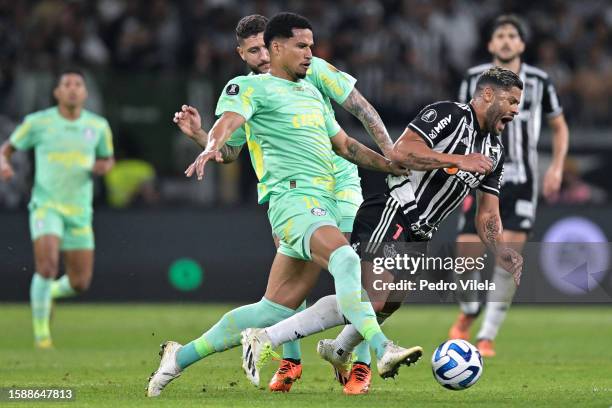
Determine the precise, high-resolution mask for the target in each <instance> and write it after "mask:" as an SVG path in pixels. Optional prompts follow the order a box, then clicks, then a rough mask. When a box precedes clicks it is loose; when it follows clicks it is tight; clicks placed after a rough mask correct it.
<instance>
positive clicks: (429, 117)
mask: <svg viewBox="0 0 612 408" xmlns="http://www.w3.org/2000/svg"><path fill="white" fill-rule="evenodd" d="M437 117H438V112H436V110H435V109H428V110H427V111H425V113H424V114H423V115H421V120H423V122H427V123H431V122H433V121H434V120H436V118H437Z"/></svg>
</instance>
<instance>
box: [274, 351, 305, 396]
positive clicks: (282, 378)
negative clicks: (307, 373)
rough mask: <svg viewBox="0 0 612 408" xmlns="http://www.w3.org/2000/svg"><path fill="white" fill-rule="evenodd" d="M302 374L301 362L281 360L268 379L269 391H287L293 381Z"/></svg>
mask: <svg viewBox="0 0 612 408" xmlns="http://www.w3.org/2000/svg"><path fill="white" fill-rule="evenodd" d="M301 376H302V364H299V363H298V364H296V363H294V362H292V361H289V360H284V359H283V360H281V363H280V367H278V370H276V373H274V377H272V379H271V380H270V384H268V388H270V391H279V392H289V390H290V389H291V386H292V385H293V383H294V382H296V381H297V380H299V379H300V377H301Z"/></svg>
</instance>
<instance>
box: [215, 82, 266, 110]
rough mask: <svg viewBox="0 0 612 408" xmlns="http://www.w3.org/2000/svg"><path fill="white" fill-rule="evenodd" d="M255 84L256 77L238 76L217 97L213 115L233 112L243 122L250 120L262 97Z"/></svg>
mask: <svg viewBox="0 0 612 408" xmlns="http://www.w3.org/2000/svg"><path fill="white" fill-rule="evenodd" d="M256 82H257V76H250V77H249V76H239V77H236V78H234V79H232V80H230V81H229V82H228V83H227V85H226V86H225V88H224V89H223V92H222V93H221V96H220V97H219V101H218V102H217V109H216V111H215V115H217V116H221V115H223V114H224V113H225V112H234V113H237V114H239V115H240V116H242V117H243V118H244V119H245V120H249V119H251V116H253V114H254V113H255V112H256V111H257V108H258V106H260V105H261V99H262V96H263V95H261V93H262V92H261V88H259V87H258V86H257V84H256ZM258 91H259V92H258Z"/></svg>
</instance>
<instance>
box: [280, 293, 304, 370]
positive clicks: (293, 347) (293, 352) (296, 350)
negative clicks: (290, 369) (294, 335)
mask: <svg viewBox="0 0 612 408" xmlns="http://www.w3.org/2000/svg"><path fill="white" fill-rule="evenodd" d="M304 309H306V301H304V302H302V304H301V305H300V306H299V307H298V308H297V309H295V313H299V312H301V311H302V310H304ZM283 358H285V359H287V358H290V359H292V360H301V359H302V350H301V348H300V341H299V340H293V341H290V342H288V343H285V344H283Z"/></svg>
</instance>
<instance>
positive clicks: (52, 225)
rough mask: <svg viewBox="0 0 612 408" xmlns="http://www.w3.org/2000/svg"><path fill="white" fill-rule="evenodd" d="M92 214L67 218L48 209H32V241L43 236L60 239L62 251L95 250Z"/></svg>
mask: <svg viewBox="0 0 612 408" xmlns="http://www.w3.org/2000/svg"><path fill="white" fill-rule="evenodd" d="M92 218H93V217H92V214H86V215H79V216H66V215H63V214H61V213H60V212H59V211H57V210H55V209H53V208H48V207H37V208H31V209H30V236H31V237H32V241H35V240H36V239H38V238H40V237H41V236H43V235H55V236H57V237H59V238H60V240H61V244H60V249H62V250H66V251H69V250H73V249H94V246H95V245H94V234H93V228H92Z"/></svg>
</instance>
